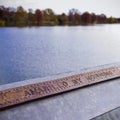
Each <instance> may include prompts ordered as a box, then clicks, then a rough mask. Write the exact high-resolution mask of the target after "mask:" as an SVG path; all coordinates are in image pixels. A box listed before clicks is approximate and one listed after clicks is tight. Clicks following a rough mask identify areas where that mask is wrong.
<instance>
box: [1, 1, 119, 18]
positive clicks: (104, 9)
mask: <svg viewBox="0 0 120 120" xmlns="http://www.w3.org/2000/svg"><path fill="white" fill-rule="evenodd" d="M0 5H4V6H6V7H8V6H10V7H17V6H20V5H22V6H23V7H24V8H25V9H26V10H27V9H28V8H32V9H33V10H35V9H36V8H39V9H41V10H43V9H46V8H51V9H53V10H54V12H55V13H62V12H65V13H68V11H69V9H71V8H76V9H79V11H80V12H81V13H83V12H85V11H89V12H94V13H96V14H101V13H104V14H106V15H107V16H108V17H109V16H114V17H120V0H0Z"/></svg>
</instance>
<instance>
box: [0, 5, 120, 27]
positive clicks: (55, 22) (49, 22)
mask: <svg viewBox="0 0 120 120" xmlns="http://www.w3.org/2000/svg"><path fill="white" fill-rule="evenodd" d="M113 23H120V18H115V17H112V16H111V17H107V16H106V15H105V14H100V15H98V14H95V13H89V12H84V13H83V14H81V13H80V12H79V10H77V9H71V10H69V13H68V14H65V13H62V14H55V13H54V11H53V10H52V9H50V8H47V9H45V10H40V9H36V10H35V12H34V11H33V10H32V9H29V10H28V12H27V11H26V10H24V8H23V7H22V6H19V7H17V9H15V8H12V7H8V8H6V7H4V6H0V27H24V26H25V27H27V26H28V27H31V26H66V25H67V26H78V25H82V26H83V25H84V26H86V25H95V24H113Z"/></svg>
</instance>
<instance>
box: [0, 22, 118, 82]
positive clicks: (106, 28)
mask: <svg viewBox="0 0 120 120" xmlns="http://www.w3.org/2000/svg"><path fill="white" fill-rule="evenodd" d="M119 52H120V25H119V24H114V25H95V26H76V27H67V26H64V27H57V26H56V27H31V28H29V27H26V28H17V27H13V28H0V84H6V83H11V82H16V81H22V80H27V79H32V78H39V77H45V76H51V75H56V74H60V73H61V74H62V73H66V72H71V71H78V70H80V69H82V68H87V67H93V66H97V65H103V64H108V63H114V62H119V61H120V53H119Z"/></svg>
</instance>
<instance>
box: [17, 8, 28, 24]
mask: <svg viewBox="0 0 120 120" xmlns="http://www.w3.org/2000/svg"><path fill="white" fill-rule="evenodd" d="M27 20H28V14H27V12H26V11H25V10H24V8H23V7H22V6H19V7H17V12H16V25H17V26H25V25H27Z"/></svg>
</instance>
